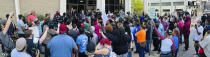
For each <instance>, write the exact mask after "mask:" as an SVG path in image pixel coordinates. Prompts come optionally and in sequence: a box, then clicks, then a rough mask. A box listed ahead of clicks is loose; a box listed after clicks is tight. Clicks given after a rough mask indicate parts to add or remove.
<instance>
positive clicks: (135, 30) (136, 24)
mask: <svg viewBox="0 0 210 57" xmlns="http://www.w3.org/2000/svg"><path fill="white" fill-rule="evenodd" d="M134 26H135V28H134V31H133V32H132V33H133V36H134V42H135V46H136V51H135V52H134V53H138V49H137V48H138V46H139V45H138V44H137V37H136V33H137V32H138V31H140V26H139V23H138V21H137V22H135V25H134Z"/></svg>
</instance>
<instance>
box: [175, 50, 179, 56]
mask: <svg viewBox="0 0 210 57" xmlns="http://www.w3.org/2000/svg"><path fill="white" fill-rule="evenodd" d="M178 51H179V49H176V53H175V55H174V57H177V52H178Z"/></svg>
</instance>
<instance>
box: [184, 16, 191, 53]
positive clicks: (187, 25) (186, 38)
mask: <svg viewBox="0 0 210 57" xmlns="http://www.w3.org/2000/svg"><path fill="white" fill-rule="evenodd" d="M190 22H191V21H190V17H189V16H186V17H185V22H184V26H183V34H184V43H185V51H187V50H188V48H189V36H190Z"/></svg>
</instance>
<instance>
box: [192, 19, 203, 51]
mask: <svg viewBox="0 0 210 57" xmlns="http://www.w3.org/2000/svg"><path fill="white" fill-rule="evenodd" d="M203 30H204V29H203V26H202V25H201V20H198V21H197V25H195V30H194V39H193V41H194V42H195V43H194V47H195V51H196V52H195V55H197V54H198V50H199V46H198V43H199V41H201V38H203V36H202V35H203Z"/></svg>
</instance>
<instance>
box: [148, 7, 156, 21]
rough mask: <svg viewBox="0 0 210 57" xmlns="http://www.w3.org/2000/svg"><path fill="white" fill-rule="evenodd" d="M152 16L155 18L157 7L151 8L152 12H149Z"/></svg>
mask: <svg viewBox="0 0 210 57" xmlns="http://www.w3.org/2000/svg"><path fill="white" fill-rule="evenodd" d="M149 16H150V18H152V19H153V18H155V8H150V14H149Z"/></svg>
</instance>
